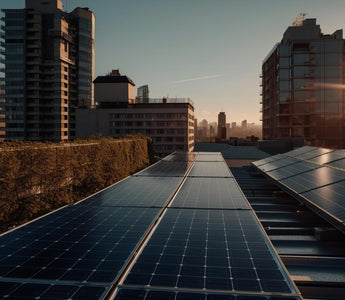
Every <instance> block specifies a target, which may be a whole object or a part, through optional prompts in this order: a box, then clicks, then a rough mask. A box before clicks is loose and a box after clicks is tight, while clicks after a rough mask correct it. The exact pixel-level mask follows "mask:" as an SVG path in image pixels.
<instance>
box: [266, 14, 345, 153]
mask: <svg viewBox="0 0 345 300" xmlns="http://www.w3.org/2000/svg"><path fill="white" fill-rule="evenodd" d="M344 45H345V43H344V39H343V32H342V30H337V31H335V32H334V33H333V34H323V33H322V32H321V29H320V26H319V25H317V24H316V19H304V18H303V16H302V17H300V18H299V19H297V20H295V22H294V24H293V26H290V27H288V29H287V30H286V31H285V33H284V35H283V38H282V40H281V42H280V43H277V44H276V45H275V46H274V47H273V49H272V50H271V51H270V53H269V54H268V55H267V57H266V58H265V59H264V61H263V65H262V121H263V139H264V140H277V139H301V138H302V139H304V140H305V142H306V143H307V144H309V145H313V146H324V147H331V148H344V147H345V121H344V99H345V96H344V88H343V85H344V75H345V66H344V63H343V62H344V57H345V46H344Z"/></svg>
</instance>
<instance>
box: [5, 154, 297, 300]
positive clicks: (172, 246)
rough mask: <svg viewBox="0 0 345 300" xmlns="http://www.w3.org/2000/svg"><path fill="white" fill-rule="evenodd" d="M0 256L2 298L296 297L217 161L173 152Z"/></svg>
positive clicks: (17, 233)
mask: <svg viewBox="0 0 345 300" xmlns="http://www.w3.org/2000/svg"><path fill="white" fill-rule="evenodd" d="M0 253H1V256H0V265H1V268H0V272H1V273H0V276H1V277H0V287H1V288H0V295H1V296H2V297H4V298H5V299H27V298H31V299H160V300H161V299H163V300H164V299H174V300H175V299H176V300H177V299H205V300H206V299H208V300H211V299H213V300H216V299H235V300H245V299H261V300H277V299H280V300H283V299H285V300H292V299H301V296H300V293H299V291H298V289H297V288H296V286H295V285H294V283H293V281H292V279H291V278H290V276H289V275H288V273H287V271H286V268H285V266H284V264H283V263H282V261H281V259H280V257H279V256H278V254H277V252H276V250H275V249H274V247H273V246H272V243H271V241H270V240H269V239H268V237H267V235H266V233H265V231H264V229H263V227H262V226H261V224H260V222H259V220H258V218H257V216H256V214H255V213H254V211H253V209H252V207H251V206H250V205H249V202H248V201H247V199H246V197H245V195H244V194H243V193H242V191H241V189H240V188H239V186H238V184H237V182H236V180H235V178H234V175H233V173H232V172H231V171H230V170H229V168H228V167H227V165H226V163H225V161H224V159H223V157H222V155H221V154H220V153H207V152H198V153H174V154H172V155H170V156H168V157H166V158H164V159H163V160H161V161H160V162H158V163H156V164H154V165H152V166H150V167H149V168H147V169H145V170H143V171H141V172H139V173H137V174H135V175H134V176H131V177H128V178H126V179H124V180H122V181H120V182H119V183H117V184H115V185H112V186H110V187H108V188H107V189H105V190H103V191H101V192H99V193H97V194H95V195H92V196H90V197H88V198H87V199H85V200H83V201H81V202H79V203H77V204H75V205H69V206H66V207H63V208H61V209H59V210H57V211H55V212H53V213H51V214H48V215H46V216H44V217H42V218H39V219H37V220H34V221H33V222H30V223H28V224H26V225H24V226H21V227H19V228H17V229H15V230H12V231H10V232H8V233H6V234H3V235H2V236H1V237H0Z"/></svg>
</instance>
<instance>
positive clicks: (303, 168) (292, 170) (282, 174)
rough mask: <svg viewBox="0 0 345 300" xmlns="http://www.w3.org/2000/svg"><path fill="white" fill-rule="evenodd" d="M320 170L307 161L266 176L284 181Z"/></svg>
mask: <svg viewBox="0 0 345 300" xmlns="http://www.w3.org/2000/svg"><path fill="white" fill-rule="evenodd" d="M317 168H319V165H317V164H314V163H311V162H307V161H300V162H298V163H295V164H292V165H289V166H286V167H283V168H280V169H276V170H273V171H269V172H267V173H266V174H267V175H269V176H270V177H271V178H273V179H275V180H282V179H284V178H288V177H291V176H295V175H298V174H301V173H304V172H307V171H310V170H314V169H317Z"/></svg>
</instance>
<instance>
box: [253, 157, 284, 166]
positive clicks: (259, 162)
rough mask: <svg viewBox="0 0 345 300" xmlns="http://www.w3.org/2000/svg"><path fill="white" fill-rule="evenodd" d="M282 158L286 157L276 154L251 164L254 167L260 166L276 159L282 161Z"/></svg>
mask: <svg viewBox="0 0 345 300" xmlns="http://www.w3.org/2000/svg"><path fill="white" fill-rule="evenodd" d="M282 158H286V156H284V155H282V154H277V155H273V156H270V157H267V158H264V159H260V160H257V161H254V162H253V163H252V164H253V165H254V166H257V167H259V166H262V165H264V164H267V163H270V162H273V161H276V160H278V159H282Z"/></svg>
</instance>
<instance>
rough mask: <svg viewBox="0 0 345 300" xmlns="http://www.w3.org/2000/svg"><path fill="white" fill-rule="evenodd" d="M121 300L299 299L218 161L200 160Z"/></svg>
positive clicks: (203, 156)
mask: <svg viewBox="0 0 345 300" xmlns="http://www.w3.org/2000/svg"><path fill="white" fill-rule="evenodd" d="M115 299H116V300H120V299H174V300H175V299H205V300H206V299H238V300H240V299H243V300H244V299H272V300H273V299H300V298H299V296H298V294H297V292H296V290H295V288H294V286H293V284H292V283H291V281H290V279H289V277H288V275H287V274H286V273H285V271H284V269H283V267H282V265H281V264H280V261H279V259H278V258H277V256H276V254H275V252H274V250H273V249H272V246H271V244H270V243H269V241H268V238H267V236H266V235H265V234H264V231H263V229H262V227H261V226H260V225H259V222H258V220H257V218H256V217H255V215H254V213H253V211H252V209H251V207H250V205H249V204H248V201H247V199H246V198H245V196H244V195H243V193H242V191H241V190H240V188H239V187H238V185H237V182H236V181H235V180H234V178H233V175H232V173H231V172H230V171H229V169H228V167H227V165H226V163H225V161H224V159H222V157H221V155H220V154H213V153H199V154H198V155H197V156H196V158H195V161H194V164H193V166H192V168H191V170H190V172H189V173H188V174H187V177H186V178H185V180H184V182H183V184H182V186H181V187H180V189H179V191H178V193H177V194H176V195H175V197H174V199H173V201H172V203H171V204H170V205H169V206H168V208H167V209H166V211H165V214H164V216H163V217H162V219H161V220H160V222H159V223H158V225H157V227H156V228H155V230H154V232H153V234H152V236H151V237H150V239H149V240H148V241H147V243H146V245H145V247H143V249H142V251H141V252H140V254H139V256H138V257H137V259H136V261H135V263H134V264H133V265H132V266H131V268H130V270H129V272H128V273H127V274H126V276H125V277H124V278H123V280H122V281H121V283H120V285H119V288H118V290H117V293H116V296H115Z"/></svg>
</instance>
